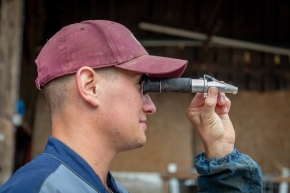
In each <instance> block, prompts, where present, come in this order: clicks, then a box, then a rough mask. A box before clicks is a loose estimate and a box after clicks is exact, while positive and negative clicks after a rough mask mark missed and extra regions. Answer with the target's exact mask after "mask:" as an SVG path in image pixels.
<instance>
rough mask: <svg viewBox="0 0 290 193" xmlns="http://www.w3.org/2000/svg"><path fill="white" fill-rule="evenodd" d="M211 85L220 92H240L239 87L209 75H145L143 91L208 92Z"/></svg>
mask: <svg viewBox="0 0 290 193" xmlns="http://www.w3.org/2000/svg"><path fill="white" fill-rule="evenodd" d="M210 87H216V88H217V89H218V90H219V92H225V93H233V94H236V93H237V92H238V87H235V86H232V85H230V84H227V83H224V82H221V81H218V80H216V79H214V78H213V77H211V76H209V75H204V78H203V79H191V78H154V77H148V76H146V75H144V82H143V93H144V94H146V93H148V92H153V93H159V92H174V93H198V92H201V93H207V91H208V89H209V88H210Z"/></svg>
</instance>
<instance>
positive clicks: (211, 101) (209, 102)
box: [202, 87, 218, 115]
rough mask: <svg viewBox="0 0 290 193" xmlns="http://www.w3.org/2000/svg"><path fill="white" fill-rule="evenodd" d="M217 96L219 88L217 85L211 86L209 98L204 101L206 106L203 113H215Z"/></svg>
mask: <svg viewBox="0 0 290 193" xmlns="http://www.w3.org/2000/svg"><path fill="white" fill-rule="evenodd" d="M217 98H218V89H217V88H215V87H212V88H210V89H209V91H208V95H207V98H206V99H205V101H204V108H203V110H202V114H203V115H211V114H213V113H214V111H215V107H216V104H217Z"/></svg>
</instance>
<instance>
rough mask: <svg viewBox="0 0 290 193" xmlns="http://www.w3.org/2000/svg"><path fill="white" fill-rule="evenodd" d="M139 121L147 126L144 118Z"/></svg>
mask: <svg viewBox="0 0 290 193" xmlns="http://www.w3.org/2000/svg"><path fill="white" fill-rule="evenodd" d="M139 123H141V124H142V125H144V126H145V127H146V128H147V125H146V120H140V121H139Z"/></svg>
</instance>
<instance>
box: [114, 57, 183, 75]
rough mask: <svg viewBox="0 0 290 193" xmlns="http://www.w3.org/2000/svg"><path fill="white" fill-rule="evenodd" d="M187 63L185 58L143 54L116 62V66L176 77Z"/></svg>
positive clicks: (181, 72)
mask: <svg viewBox="0 0 290 193" xmlns="http://www.w3.org/2000/svg"><path fill="white" fill-rule="evenodd" d="M187 63H188V62H187V61H186V60H180V59H175V58H167V57H160V56H151V55H143V56H140V57H137V58H134V59H132V60H130V61H127V62H125V63H121V64H118V65H116V67H118V68H122V69H126V70H131V71H135V72H140V73H144V74H148V75H149V76H154V77H160V78H162V77H163V78H177V77H180V76H181V75H182V74H183V72H184V70H185V68H186V66H187Z"/></svg>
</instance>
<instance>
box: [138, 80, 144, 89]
mask: <svg viewBox="0 0 290 193" xmlns="http://www.w3.org/2000/svg"><path fill="white" fill-rule="evenodd" d="M138 84H139V85H140V90H142V88H143V78H142V79H141V80H140V81H139V82H138Z"/></svg>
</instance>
